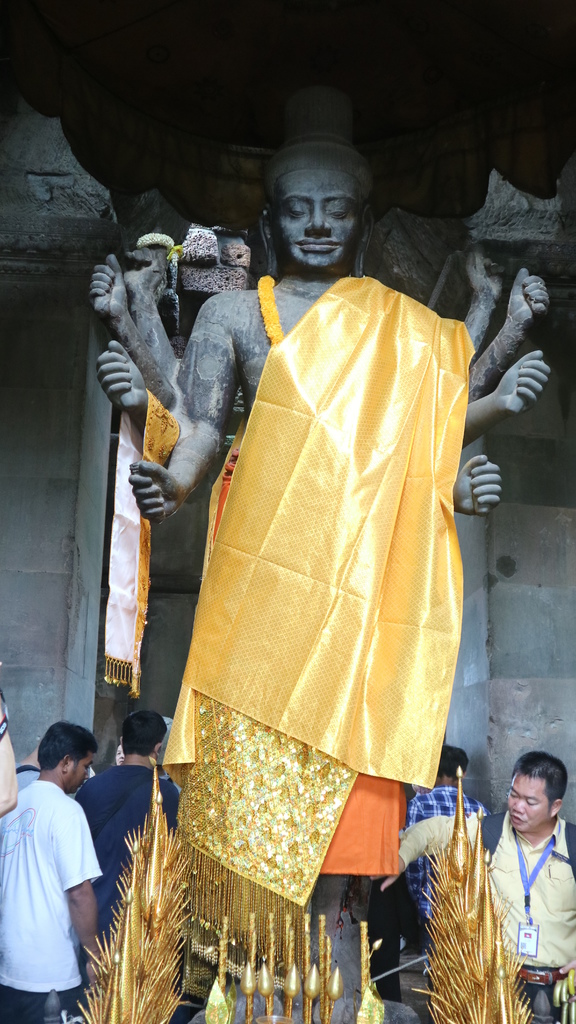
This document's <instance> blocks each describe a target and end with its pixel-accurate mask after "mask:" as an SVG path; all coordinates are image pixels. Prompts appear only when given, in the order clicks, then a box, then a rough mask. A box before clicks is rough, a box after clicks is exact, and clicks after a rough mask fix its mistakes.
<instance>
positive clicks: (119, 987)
mask: <svg viewBox="0 0 576 1024" xmlns="http://www.w3.org/2000/svg"><path fill="white" fill-rule="evenodd" d="M153 764H154V769H153V770H154V776H153V785H152V797H151V801H150V810H149V813H148V816H147V818H146V822H145V825H144V833H143V835H140V831H138V834H137V835H134V836H129V837H128V838H127V845H128V848H129V850H130V853H131V861H130V863H129V864H128V866H127V867H126V870H125V871H124V874H123V876H122V878H121V880H120V882H119V888H120V894H121V901H120V907H119V909H118V910H117V911H115V915H114V924H113V927H112V929H111V933H110V939H109V940H107V939H106V938H103V940H102V943H99V955H98V957H97V958H95V961H94V966H95V971H96V983H95V985H94V986H93V987H92V989H91V990H90V991H89V992H88V993H87V997H86V998H87V1000H88V1007H87V1009H85V1010H83V1011H82V1012H83V1014H84V1019H85V1021H86V1022H87V1024H163V1022H164V1021H166V1020H169V1019H170V1017H171V1016H172V1014H173V1013H174V1011H175V1010H176V1007H177V1006H178V1003H179V1002H180V995H181V994H180V986H179V980H180V954H181V949H182V943H183V930H184V923H185V919H186V910H185V890H184V876H185V872H186V869H187V865H186V862H185V860H184V858H183V857H182V856H181V853H180V844H179V841H178V838H177V836H176V834H175V833H174V832H172V831H169V830H168V826H167V822H166V815H165V814H164V811H163V810H162V793H161V792H160V785H159V782H158V770H157V768H156V763H155V762H153Z"/></svg>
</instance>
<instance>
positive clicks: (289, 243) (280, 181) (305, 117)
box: [261, 87, 373, 277]
mask: <svg viewBox="0 0 576 1024" xmlns="http://www.w3.org/2000/svg"><path fill="white" fill-rule="evenodd" d="M265 187H266V197H267V200H268V202H267V206H266V209H265V210H264V213H263V214H262V219H261V228H262V235H263V238H264V243H265V245H266V250H267V253H268V271H269V273H271V274H272V276H273V277H278V276H282V275H284V274H295V275H297V276H301V277H311V276H314V277H323V276H326V277H344V276H346V275H348V274H352V275H353V276H355V277H361V276H362V274H363V272H364V269H363V268H364V255H365V252H366V248H367V246H368V242H369V241H370V234H371V232H372V223H373V221H372V214H371V211H370V207H369V205H368V197H369V195H370V190H371V187H372V174H371V171H370V167H369V165H368V163H367V161H366V160H365V159H364V157H362V156H361V155H360V153H358V151H357V150H356V149H354V146H353V145H352V103H351V101H350V100H349V98H348V97H347V96H346V95H345V94H344V93H342V92H339V91H338V90H337V89H328V88H324V87H315V88H310V89H301V90H300V91H299V92H297V93H295V94H294V96H292V98H291V99H290V100H289V101H288V103H287V105H286V142H285V143H284V145H283V146H282V147H281V149H279V150H278V152H277V153H275V154H274V156H273V157H272V158H271V160H270V161H269V163H268V166H267V168H266V178H265Z"/></svg>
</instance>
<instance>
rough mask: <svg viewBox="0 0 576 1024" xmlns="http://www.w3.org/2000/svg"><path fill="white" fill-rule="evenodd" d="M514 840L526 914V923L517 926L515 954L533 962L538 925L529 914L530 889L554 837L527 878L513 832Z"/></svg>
mask: <svg viewBox="0 0 576 1024" xmlns="http://www.w3.org/2000/svg"><path fill="white" fill-rule="evenodd" d="M514 836H515V838H516V848H517V850H518V866H519V868H520V877H521V879H522V888H523V889H524V912H525V914H526V923H525V924H519V925H518V947H517V952H518V955H519V956H527V957H529V958H530V959H531V960H535V959H536V957H537V956H538V941H539V938H540V925H538V924H534V921H533V920H532V917H531V914H530V889H531V888H532V886H533V884H534V882H535V881H536V879H537V877H538V875H539V874H540V872H541V870H542V868H543V867H544V865H545V863H546V861H547V860H548V857H549V856H550V854H551V853H552V850H553V849H554V847H555V845H556V836H550V840H549V842H548V844H547V846H546V849H545V850H544V852H543V854H542V855H541V857H540V858H539V860H538V863H537V865H536V867H535V868H534V869H533V871H532V873H531V875H530V877H528V869H527V867H526V862H525V860H524V856H523V854H522V850H521V849H520V843H519V842H518V836H517V835H516V832H514Z"/></svg>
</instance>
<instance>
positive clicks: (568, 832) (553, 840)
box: [382, 750, 576, 1006]
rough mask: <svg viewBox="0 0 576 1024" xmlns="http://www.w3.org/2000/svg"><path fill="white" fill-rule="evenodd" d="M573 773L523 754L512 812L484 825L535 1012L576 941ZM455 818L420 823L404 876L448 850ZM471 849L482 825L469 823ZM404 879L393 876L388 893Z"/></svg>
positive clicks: (403, 862)
mask: <svg viewBox="0 0 576 1024" xmlns="http://www.w3.org/2000/svg"><path fill="white" fill-rule="evenodd" d="M567 782H568V775H567V772H566V767H565V765H564V764H563V763H562V761H560V760H559V758H557V757H553V756H552V755H551V754H547V753H545V752H544V751H541V750H533V751H530V752H529V753H527V754H523V755H522V756H521V757H520V758H518V760H517V761H516V764H515V765H514V768H513V770H512V782H511V785H510V790H509V793H508V810H507V811H506V813H505V814H499V815H492V816H491V817H489V818H486V819H485V820H484V823H483V833H484V839H485V845H486V846H487V847H488V848H489V849H491V850H492V853H493V860H492V865H493V866H492V882H493V885H494V886H495V888H496V890H497V892H498V894H499V895H500V896H501V897H502V898H503V899H504V900H505V901H506V903H507V904H508V905H509V907H510V909H509V913H508V915H507V917H506V919H505V932H506V938H507V939H508V942H509V943H510V944H511V945H512V946H513V947H514V948H515V949H518V951H519V952H520V953H522V955H525V956H526V961H525V965H524V969H523V970H522V972H521V973H522V977H523V979H524V981H525V984H526V992H527V994H528V996H529V998H530V1000H531V1004H532V1006H533V1004H534V1000H535V998H536V995H537V994H538V992H541V991H542V989H543V988H544V990H545V991H546V993H547V995H548V998H549V999H550V1002H551V1001H552V990H553V987H554V983H555V982H556V981H557V980H558V978H560V977H563V974H561V973H560V970H559V968H560V967H561V966H562V965H563V964H566V963H567V961H568V960H570V959H571V957H572V956H573V951H574V942H575V940H574V936H575V934H576V880H575V875H574V869H575V854H576V827H575V826H574V825H571V824H570V823H569V822H565V821H564V820H562V819H561V818H559V817H558V812H559V811H560V808H561V806H562V798H563V796H564V793H565V792H566V786H567ZM453 825H454V819H453V818H445V817H441V816H438V817H435V818H428V819H427V820H425V821H420V822H418V823H417V824H416V825H412V826H411V827H410V828H408V829H407V830H406V832H404V834H403V835H402V837H401V842H400V856H399V866H400V872H403V871H405V869H406V866H407V865H408V864H410V863H412V861H414V860H416V858H417V857H420V856H422V854H430V853H433V852H434V850H438V848H439V847H441V848H445V847H446V846H447V845H448V842H449V840H450V836H451V835H452V829H453ZM466 825H467V828H468V834H469V836H470V839H471V841H472V842H474V839H475V836H476V830H477V828H478V819H477V818H476V817H470V818H468V819H467V822H466ZM397 877H398V876H395V875H390V876H388V877H387V878H386V879H385V880H384V881H383V882H382V888H383V889H384V888H386V887H387V886H388V885H390V884H391V883H392V882H393V881H395V879H396V878H397Z"/></svg>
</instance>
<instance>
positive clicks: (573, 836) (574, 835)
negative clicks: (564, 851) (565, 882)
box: [564, 821, 576, 882]
mask: <svg viewBox="0 0 576 1024" xmlns="http://www.w3.org/2000/svg"><path fill="white" fill-rule="evenodd" d="M564 825H565V828H566V846H567V847H568V857H569V859H570V867H571V868H572V874H573V875H574V881H575V882H576V825H573V824H572V822H571V821H565V822H564Z"/></svg>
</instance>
